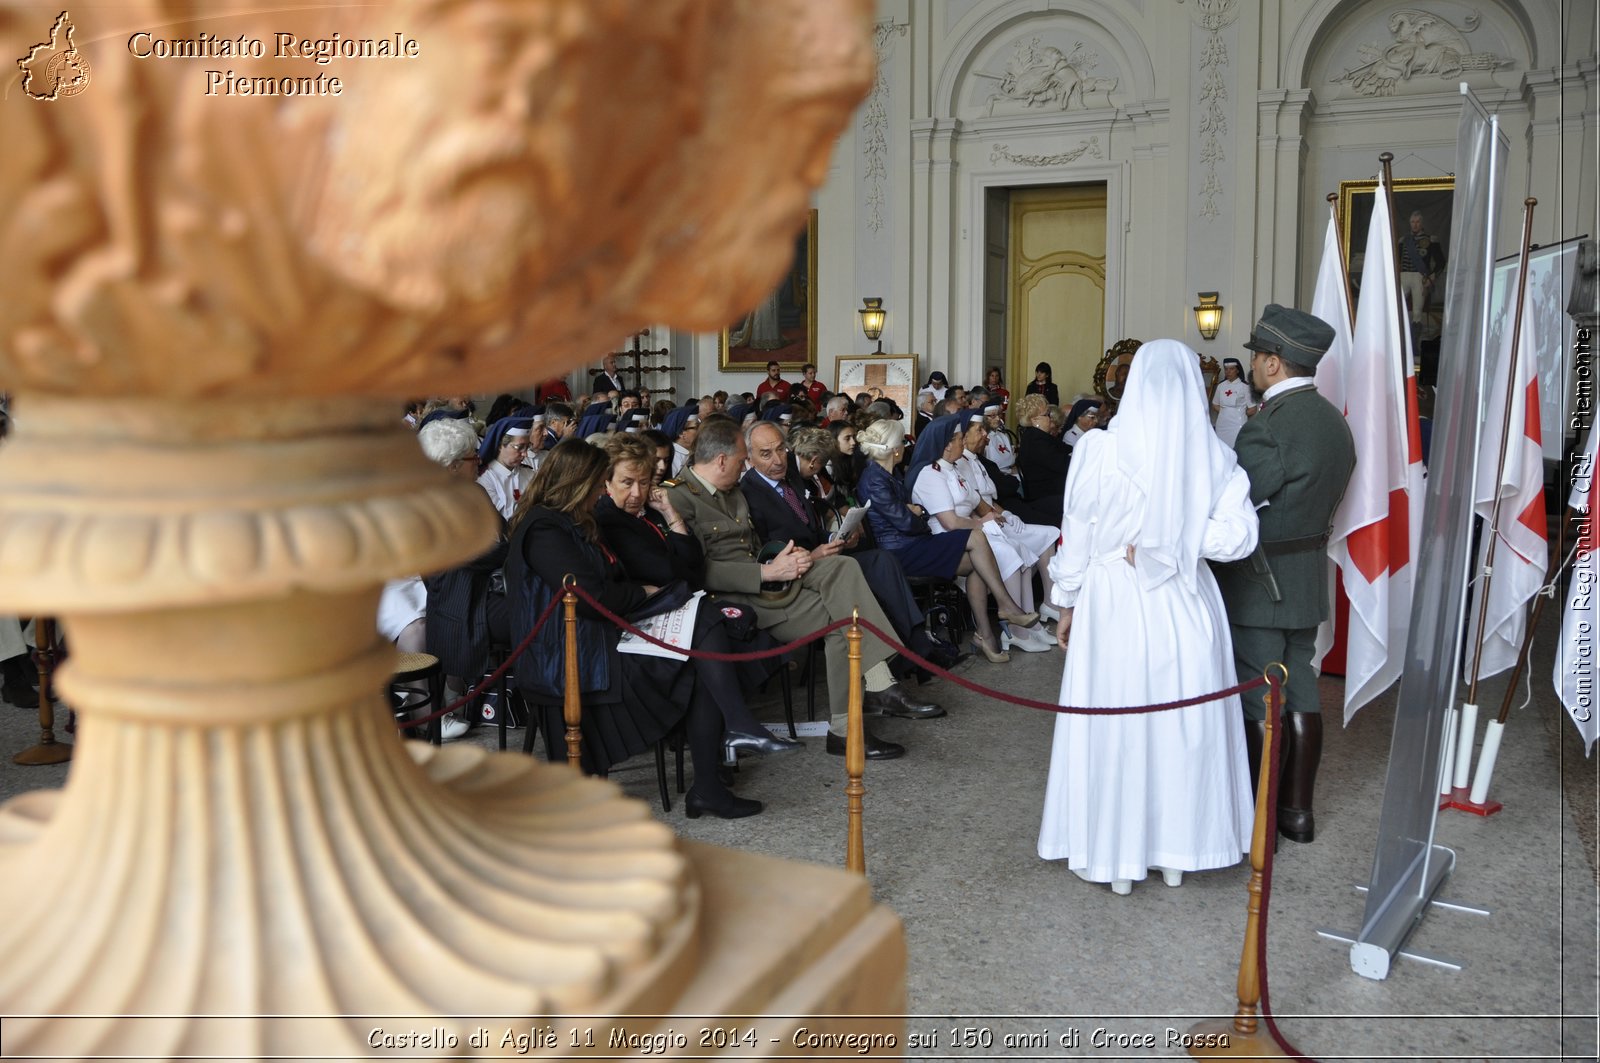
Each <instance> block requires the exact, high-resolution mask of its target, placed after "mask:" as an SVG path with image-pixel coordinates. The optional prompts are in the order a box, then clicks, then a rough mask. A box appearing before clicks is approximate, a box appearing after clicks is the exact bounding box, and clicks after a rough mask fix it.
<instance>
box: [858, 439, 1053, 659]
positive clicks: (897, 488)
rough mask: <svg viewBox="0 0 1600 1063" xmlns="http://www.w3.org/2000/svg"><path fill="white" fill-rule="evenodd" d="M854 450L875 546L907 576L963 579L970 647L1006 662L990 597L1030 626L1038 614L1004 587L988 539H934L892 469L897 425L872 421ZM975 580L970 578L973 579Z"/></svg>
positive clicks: (901, 451) (954, 533)
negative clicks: (862, 465) (862, 460)
mask: <svg viewBox="0 0 1600 1063" xmlns="http://www.w3.org/2000/svg"><path fill="white" fill-rule="evenodd" d="M856 446H857V447H859V448H860V449H861V451H862V453H864V454H865V455H866V456H867V468H866V471H865V472H863V473H862V474H861V481H860V483H859V484H858V485H857V487H858V489H859V490H860V492H861V500H862V502H864V503H865V502H871V504H872V508H871V509H869V510H867V521H868V522H869V523H870V524H871V525H872V531H873V534H874V535H875V536H876V537H877V540H878V547H879V549H882V550H888V551H890V552H892V553H893V554H894V555H895V556H896V557H897V558H899V559H900V564H901V566H902V567H903V568H904V569H905V573H906V575H907V576H932V577H935V578H937V579H954V578H955V577H956V576H967V577H968V579H967V604H968V605H969V606H971V607H972V617H973V621H974V622H975V623H976V624H977V625H978V631H977V636H976V637H975V638H974V639H973V648H974V649H976V650H978V652H980V653H982V654H983V655H984V657H985V658H987V659H988V660H989V661H990V662H991V663H993V664H1004V663H1006V662H1007V661H1009V660H1011V654H1010V653H1008V652H1004V651H1002V650H1001V649H1000V642H999V639H998V638H996V637H995V633H994V628H993V626H992V625H991V624H990V623H989V597H988V596H989V595H990V594H991V593H992V594H993V595H994V596H995V603H996V604H997V605H998V606H999V608H1000V615H1001V616H1002V617H1006V618H1012V617H1014V618H1016V619H1017V620H1018V621H1026V622H1029V623H1031V622H1032V621H1033V620H1035V619H1037V616H1036V615H1033V614H1025V613H1023V612H1022V609H1021V608H1020V607H1019V606H1018V605H1017V603H1016V600H1015V599H1014V598H1012V597H1011V592H1010V591H1008V590H1007V589H1006V581H1005V579H1004V578H1002V577H1001V575H1000V566H999V564H998V563H997V562H996V561H995V557H994V550H993V548H992V547H990V545H989V538H988V536H986V535H983V534H981V533H980V534H978V535H973V534H972V529H970V528H956V529H952V530H950V531H946V532H943V533H942V534H939V535H934V534H933V530H932V529H931V528H929V527H928V518H927V515H926V514H924V513H923V512H922V507H921V506H918V505H916V504H915V503H913V502H912V501H911V492H910V491H908V490H906V486H905V484H904V483H903V482H902V481H901V480H900V478H899V477H898V476H896V475H895V474H894V472H893V469H894V467H895V466H896V465H898V464H899V463H900V460H901V459H902V458H904V457H905V451H906V430H905V426H904V425H903V424H901V423H900V422H899V421H895V420H888V419H885V420H882V421H875V422H873V423H872V424H870V425H868V426H867V427H866V428H863V429H862V430H861V431H859V432H857V433H856ZM974 576H975V577H976V578H973V577H974Z"/></svg>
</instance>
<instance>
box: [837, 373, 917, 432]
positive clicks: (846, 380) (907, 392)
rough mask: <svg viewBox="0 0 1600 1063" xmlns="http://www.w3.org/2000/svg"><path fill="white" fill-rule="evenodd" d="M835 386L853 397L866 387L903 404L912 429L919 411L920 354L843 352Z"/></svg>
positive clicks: (904, 415)
mask: <svg viewBox="0 0 1600 1063" xmlns="http://www.w3.org/2000/svg"><path fill="white" fill-rule="evenodd" d="M833 390H834V391H836V392H838V393H839V394H841V395H847V396H849V398H850V399H851V400H852V401H854V399H855V397H856V396H857V395H858V394H860V393H861V392H863V391H865V392H867V393H868V394H870V395H872V396H873V397H874V398H885V399H888V400H889V401H891V402H893V403H894V404H895V405H896V406H898V407H900V412H901V414H903V416H902V417H901V421H902V423H904V424H905V426H906V431H907V432H908V433H909V432H910V431H911V428H912V425H913V424H914V423H915V422H914V420H913V419H914V418H915V417H916V415H917V356H916V355H914V354H862V355H854V354H841V355H839V356H838V357H837V358H835V359H834V371H833Z"/></svg>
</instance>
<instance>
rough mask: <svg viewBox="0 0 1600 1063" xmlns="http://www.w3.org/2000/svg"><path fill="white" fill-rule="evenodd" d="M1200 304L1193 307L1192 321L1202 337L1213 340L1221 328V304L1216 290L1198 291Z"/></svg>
mask: <svg viewBox="0 0 1600 1063" xmlns="http://www.w3.org/2000/svg"><path fill="white" fill-rule="evenodd" d="M1199 295H1200V305H1199V306H1197V307H1195V308H1194V323H1195V325H1196V326H1197V327H1198V328H1199V329H1200V335H1201V337H1202V338H1204V339H1208V340H1214V339H1216V338H1217V331H1218V330H1219V329H1221V328H1222V304H1221V303H1219V302H1217V293H1216V292H1200V293H1199Z"/></svg>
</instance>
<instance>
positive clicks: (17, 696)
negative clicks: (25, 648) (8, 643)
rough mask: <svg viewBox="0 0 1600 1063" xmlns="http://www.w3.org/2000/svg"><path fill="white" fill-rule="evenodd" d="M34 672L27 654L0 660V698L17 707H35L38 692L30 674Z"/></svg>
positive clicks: (37, 705) (37, 704)
mask: <svg viewBox="0 0 1600 1063" xmlns="http://www.w3.org/2000/svg"><path fill="white" fill-rule="evenodd" d="M34 674H36V673H35V672H34V670H33V665H32V664H31V663H30V662H29V661H28V655H27V654H25V653H24V654H18V655H17V656H15V657H12V658H9V659H7V660H5V661H0V699H4V700H5V701H8V702H10V703H11V704H12V705H15V706H16V707H17V708H19V709H37V708H38V707H39V693H38V691H36V690H34V689H33V681H32V678H31V677H32V676H33V675H34Z"/></svg>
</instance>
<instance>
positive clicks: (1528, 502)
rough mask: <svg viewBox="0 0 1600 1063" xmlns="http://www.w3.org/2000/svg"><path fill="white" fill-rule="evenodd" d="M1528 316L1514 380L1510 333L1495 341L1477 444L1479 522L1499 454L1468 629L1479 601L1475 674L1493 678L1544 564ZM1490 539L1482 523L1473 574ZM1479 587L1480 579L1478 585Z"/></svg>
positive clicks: (1515, 642)
mask: <svg viewBox="0 0 1600 1063" xmlns="http://www.w3.org/2000/svg"><path fill="white" fill-rule="evenodd" d="M1532 322H1533V315H1532V314H1531V313H1528V312H1527V310H1526V309H1525V310H1524V312H1523V314H1522V328H1521V333H1522V336H1521V340H1520V341H1519V343H1518V351H1517V364H1516V366H1515V377H1514V378H1513V377H1512V372H1513V367H1512V365H1511V337H1512V333H1513V331H1514V330H1513V329H1511V328H1507V329H1506V330H1505V336H1504V337H1503V338H1502V339H1501V342H1500V351H1499V355H1498V357H1497V358H1496V360H1495V363H1494V369H1493V383H1492V384H1491V385H1490V388H1489V405H1488V407H1487V408H1488V411H1489V415H1488V417H1487V418H1486V419H1485V423H1484V425H1483V436H1482V440H1481V442H1480V444H1479V447H1478V481H1477V484H1476V486H1475V487H1474V489H1473V495H1472V499H1473V505H1474V510H1475V512H1476V513H1477V514H1478V516H1480V517H1482V518H1483V519H1484V521H1485V522H1487V521H1488V520H1490V518H1491V515H1492V514H1493V511H1494V499H1495V494H1496V485H1495V482H1494V478H1495V472H1496V471H1497V470H1496V465H1498V464H1499V463H1500V458H1499V456H1500V454H1501V452H1502V451H1504V453H1505V463H1504V464H1505V469H1504V471H1503V472H1502V473H1501V476H1500V483H1499V487H1498V492H1499V496H1500V520H1499V528H1498V540H1497V542H1496V544H1495V554H1494V575H1493V576H1492V577H1491V578H1490V580H1489V592H1488V594H1486V595H1485V594H1474V595H1473V600H1472V615H1471V618H1470V622H1469V623H1468V625H1467V630H1468V631H1469V632H1476V631H1477V630H1478V606H1479V603H1480V602H1482V603H1486V604H1485V608H1484V628H1483V630H1484V635H1483V654H1482V662H1481V663H1480V664H1479V666H1478V678H1479V679H1482V678H1484V677H1485V676H1491V675H1495V674H1496V673H1499V672H1503V671H1505V670H1506V669H1507V668H1510V667H1511V666H1512V665H1514V664H1516V663H1517V655H1518V654H1519V653H1520V652H1521V651H1522V638H1523V635H1524V633H1525V632H1526V630H1527V624H1528V603H1529V602H1530V601H1532V600H1533V596H1534V594H1535V593H1537V592H1538V590H1539V588H1540V587H1542V586H1543V585H1544V574H1545V563H1546V560H1547V555H1548V554H1549V547H1548V546H1547V545H1546V543H1547V540H1546V537H1545V521H1544V455H1543V452H1542V450H1541V439H1542V436H1541V435H1540V430H1539V374H1538V351H1536V350H1535V349H1534V346H1533V335H1534V330H1533V327H1532ZM1508 388H1509V389H1510V391H1511V422H1510V424H1511V430H1510V432H1508V433H1506V434H1507V435H1508V436H1509V439H1507V440H1502V439H1501V425H1502V424H1503V423H1504V422H1503V420H1502V418H1503V416H1504V414H1503V411H1504V410H1505V408H1506V391H1507V389H1508ZM1489 543H1490V538H1489V535H1488V530H1487V527H1486V528H1485V532H1484V535H1483V538H1482V542H1481V544H1480V546H1479V549H1478V568H1477V572H1482V571H1483V570H1484V564H1485V561H1486V559H1487V556H1488V550H1489ZM1478 586H1479V587H1480V588H1481V587H1482V584H1481V583H1480V584H1478ZM1465 656H1466V659H1465V661H1464V662H1463V670H1464V671H1465V672H1466V677H1465V678H1466V681H1467V682H1468V683H1471V682H1472V647H1470V646H1469V647H1468V648H1467V654H1466V655H1465Z"/></svg>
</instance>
